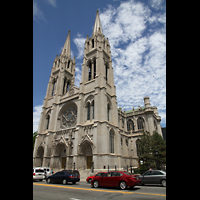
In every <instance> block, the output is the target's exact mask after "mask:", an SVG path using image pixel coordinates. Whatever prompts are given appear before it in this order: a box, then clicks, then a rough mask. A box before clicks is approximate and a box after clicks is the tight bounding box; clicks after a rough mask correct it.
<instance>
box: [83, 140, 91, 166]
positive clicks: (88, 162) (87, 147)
mask: <svg viewBox="0 0 200 200" xmlns="http://www.w3.org/2000/svg"><path fill="white" fill-rule="evenodd" d="M81 154H82V155H83V156H84V157H85V166H86V168H87V169H91V167H92V147H91V144H90V143H89V142H88V141H85V142H83V143H82V145H81Z"/></svg>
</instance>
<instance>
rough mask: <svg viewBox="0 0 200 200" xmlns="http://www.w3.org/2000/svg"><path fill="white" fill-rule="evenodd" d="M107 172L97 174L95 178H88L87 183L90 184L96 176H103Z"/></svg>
mask: <svg viewBox="0 0 200 200" xmlns="http://www.w3.org/2000/svg"><path fill="white" fill-rule="evenodd" d="M105 173H106V172H99V173H97V174H96V175H94V176H88V177H87V178H86V181H87V182H88V183H91V180H92V179H93V178H94V177H95V176H102V175H103V174H105Z"/></svg>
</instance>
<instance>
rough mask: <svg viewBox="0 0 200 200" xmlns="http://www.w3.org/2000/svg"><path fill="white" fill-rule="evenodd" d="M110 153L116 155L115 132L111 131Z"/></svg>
mask: <svg viewBox="0 0 200 200" xmlns="http://www.w3.org/2000/svg"><path fill="white" fill-rule="evenodd" d="M110 153H114V131H113V129H111V130H110Z"/></svg>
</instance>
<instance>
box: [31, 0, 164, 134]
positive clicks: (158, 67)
mask: <svg viewBox="0 0 200 200" xmlns="http://www.w3.org/2000/svg"><path fill="white" fill-rule="evenodd" d="M97 9H98V10H99V14H100V20H101V24H102V29H103V34H104V35H105V37H106V38H107V37H108V39H109V42H110V45H111V55H112V62H113V64H112V66H113V68H114V82H115V86H116V93H117V102H118V106H120V107H122V108H123V109H125V110H130V109H132V107H133V106H134V108H137V107H138V106H141V107H143V106H144V100H143V98H144V97H145V96H149V98H150V103H151V106H157V108H158V114H159V115H160V116H161V126H162V127H166V1H165V0H129V1H127V0H124V1H119V0H100V1H99V0H73V1H62V0H33V132H34V131H37V129H38V124H39V118H40V113H41V110H42V104H43V100H44V97H45V95H46V89H47V84H48V81H49V77H50V74H51V68H52V66H53V61H54V59H55V57H56V54H58V55H59V54H60V53H61V51H62V47H63V45H64V42H65V40H66V37H67V34H68V31H69V30H70V37H71V57H74V56H75V59H76V74H75V85H76V86H77V87H79V83H80V80H81V65H82V63H83V53H84V43H85V39H86V37H87V35H89V36H92V31H93V26H94V22H95V16H96V11H97Z"/></svg>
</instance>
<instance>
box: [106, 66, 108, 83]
mask: <svg viewBox="0 0 200 200" xmlns="http://www.w3.org/2000/svg"><path fill="white" fill-rule="evenodd" d="M105 68H106V69H105V70H106V81H108V66H107V64H106V65H105Z"/></svg>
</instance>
